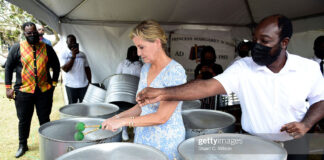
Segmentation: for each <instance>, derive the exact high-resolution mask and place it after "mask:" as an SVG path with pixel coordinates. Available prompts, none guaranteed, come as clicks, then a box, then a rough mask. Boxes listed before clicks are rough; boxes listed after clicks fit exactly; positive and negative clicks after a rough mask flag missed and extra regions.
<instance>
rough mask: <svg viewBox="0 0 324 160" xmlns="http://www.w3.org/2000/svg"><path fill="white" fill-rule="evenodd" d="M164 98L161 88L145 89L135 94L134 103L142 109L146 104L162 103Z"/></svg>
mask: <svg viewBox="0 0 324 160" xmlns="http://www.w3.org/2000/svg"><path fill="white" fill-rule="evenodd" d="M164 98H165V97H164V95H163V89H162V88H151V87H147V88H144V89H143V90H142V91H141V92H139V93H138V94H137V96H136V102H137V103H138V105H139V106H141V107H143V106H145V105H147V104H152V103H156V102H159V101H163V100H165V99H164Z"/></svg>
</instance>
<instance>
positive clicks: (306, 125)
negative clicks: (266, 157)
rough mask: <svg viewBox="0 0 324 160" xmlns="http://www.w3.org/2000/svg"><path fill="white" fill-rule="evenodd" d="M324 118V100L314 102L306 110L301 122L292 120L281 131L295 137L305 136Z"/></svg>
mask: <svg viewBox="0 0 324 160" xmlns="http://www.w3.org/2000/svg"><path fill="white" fill-rule="evenodd" d="M322 118H324V101H319V102H317V103H314V104H313V105H312V106H311V107H310V108H309V110H308V111H307V112H306V114H305V116H304V118H303V120H302V121H301V122H291V123H288V124H285V125H284V126H282V128H281V130H280V131H282V132H283V131H286V132H287V133H289V134H290V135H291V136H292V137H294V138H300V137H302V136H304V135H305V134H306V133H307V132H308V131H309V130H310V129H311V128H312V126H314V125H315V124H316V123H317V122H318V121H319V120H321V119H322Z"/></svg>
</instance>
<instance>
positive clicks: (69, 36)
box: [66, 34, 76, 42]
mask: <svg viewBox="0 0 324 160" xmlns="http://www.w3.org/2000/svg"><path fill="white" fill-rule="evenodd" d="M69 38H73V39H74V40H75V42H76V38H75V36H74V35H73V34H69V35H67V36H66V40H68V39H69Z"/></svg>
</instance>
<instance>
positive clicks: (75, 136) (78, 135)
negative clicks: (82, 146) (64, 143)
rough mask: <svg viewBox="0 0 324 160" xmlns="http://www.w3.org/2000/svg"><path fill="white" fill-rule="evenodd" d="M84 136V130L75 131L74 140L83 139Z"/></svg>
mask: <svg viewBox="0 0 324 160" xmlns="http://www.w3.org/2000/svg"><path fill="white" fill-rule="evenodd" d="M83 138H84V135H83V133H82V132H75V133H74V140H76V141H81V140H83Z"/></svg>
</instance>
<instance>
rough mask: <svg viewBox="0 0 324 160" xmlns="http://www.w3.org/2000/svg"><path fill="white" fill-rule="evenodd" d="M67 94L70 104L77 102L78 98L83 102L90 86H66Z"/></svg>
mask: <svg viewBox="0 0 324 160" xmlns="http://www.w3.org/2000/svg"><path fill="white" fill-rule="evenodd" d="M65 89H66V94H67V96H68V99H69V104H72V103H77V102H78V100H79V102H80V103H81V102H82V101H83V98H84V95H85V93H86V92H87V89H88V86H86V87H84V88H71V87H68V86H65Z"/></svg>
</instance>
